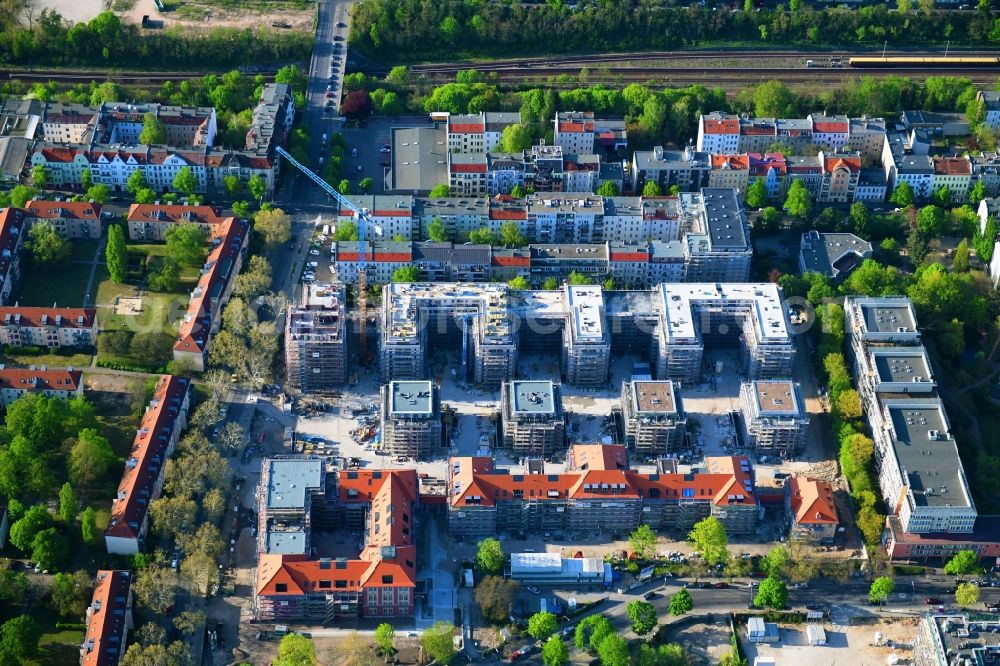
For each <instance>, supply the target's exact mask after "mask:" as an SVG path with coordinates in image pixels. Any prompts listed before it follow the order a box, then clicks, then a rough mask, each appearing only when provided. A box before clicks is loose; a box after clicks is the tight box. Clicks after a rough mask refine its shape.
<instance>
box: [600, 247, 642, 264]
mask: <svg viewBox="0 0 1000 666" xmlns="http://www.w3.org/2000/svg"><path fill="white" fill-rule="evenodd" d="M608 261H641V262H646V261H649V252H648V251H647V250H634V251H632V252H612V253H611V255H610V256H609V257H608Z"/></svg>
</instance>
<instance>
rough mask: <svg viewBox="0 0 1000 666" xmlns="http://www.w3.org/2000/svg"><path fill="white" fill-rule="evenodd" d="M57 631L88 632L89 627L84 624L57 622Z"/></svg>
mask: <svg viewBox="0 0 1000 666" xmlns="http://www.w3.org/2000/svg"><path fill="white" fill-rule="evenodd" d="M56 629H67V630H69V631H86V629H87V625H86V624H85V623H83V622H56Z"/></svg>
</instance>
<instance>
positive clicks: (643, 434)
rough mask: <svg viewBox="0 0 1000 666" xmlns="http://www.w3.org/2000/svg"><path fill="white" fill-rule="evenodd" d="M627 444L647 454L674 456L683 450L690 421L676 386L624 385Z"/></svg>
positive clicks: (653, 383)
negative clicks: (679, 450) (685, 431)
mask: <svg viewBox="0 0 1000 666" xmlns="http://www.w3.org/2000/svg"><path fill="white" fill-rule="evenodd" d="M622 419H623V420H624V422H625V441H626V442H627V443H628V445H629V447H631V448H633V449H635V450H636V451H639V452H641V453H644V454H648V455H657V454H661V453H670V452H672V451H675V450H676V449H678V448H680V447H681V446H683V443H684V429H685V427H686V425H687V417H686V416H685V415H684V408H683V407H682V405H681V400H680V396H678V395H677V393H676V391H675V389H674V384H673V382H671V381H669V380H667V381H630V382H623V383H622Z"/></svg>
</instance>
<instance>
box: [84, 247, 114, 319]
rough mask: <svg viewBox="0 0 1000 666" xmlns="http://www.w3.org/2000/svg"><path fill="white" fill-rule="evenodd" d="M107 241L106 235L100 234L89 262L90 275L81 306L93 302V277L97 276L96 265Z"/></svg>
mask: <svg viewBox="0 0 1000 666" xmlns="http://www.w3.org/2000/svg"><path fill="white" fill-rule="evenodd" d="M107 242H108V237H107V235H106V234H105V235H103V236H101V239H100V240H99V241H98V242H97V250H96V251H95V252H94V258H93V259H92V260H91V262H90V277H89V278H88V279H87V291H86V292H85V293H86V295H85V296H84V297H83V307H85V308H86V307H90V305H91V303H92V302H93V300H94V299H93V296H94V278H95V277H96V276H97V266H98V264H99V262H100V260H101V254H102V253H103V252H104V246H105V245H106V244H107Z"/></svg>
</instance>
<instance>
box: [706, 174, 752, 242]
mask: <svg viewBox="0 0 1000 666" xmlns="http://www.w3.org/2000/svg"><path fill="white" fill-rule="evenodd" d="M701 194H702V196H703V197H704V199H705V219H706V225H705V226H706V227H707V229H706V231H708V235H709V237H710V238H711V239H712V247H713V248H723V249H725V248H729V249H732V248H745V247H747V244H748V241H747V236H746V225H745V220H744V218H743V213H742V211H741V210H740V202H739V199H738V198H737V196H736V190H734V189H727V188H717V187H713V188H709V187H705V188H702V190H701Z"/></svg>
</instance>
